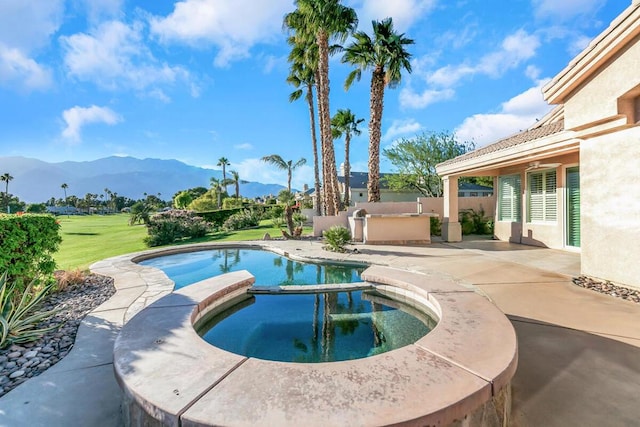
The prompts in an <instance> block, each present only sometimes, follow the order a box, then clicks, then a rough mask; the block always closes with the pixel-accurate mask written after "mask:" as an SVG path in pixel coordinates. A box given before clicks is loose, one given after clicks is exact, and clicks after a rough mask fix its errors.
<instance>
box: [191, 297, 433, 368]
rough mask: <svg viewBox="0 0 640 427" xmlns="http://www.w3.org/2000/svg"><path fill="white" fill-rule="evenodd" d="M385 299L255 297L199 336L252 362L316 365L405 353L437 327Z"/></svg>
mask: <svg viewBox="0 0 640 427" xmlns="http://www.w3.org/2000/svg"><path fill="white" fill-rule="evenodd" d="M381 299H382V297H381V296H379V295H377V294H375V292H371V291H358V292H352V293H351V295H350V296H349V294H348V293H347V292H339V293H338V292H335V293H334V292H331V293H318V294H297V295H291V294H288V295H256V296H255V297H252V298H250V299H248V300H245V301H244V302H242V303H240V304H239V305H237V306H234V307H232V308H231V309H229V310H227V311H226V312H223V313H221V314H219V315H217V316H215V317H213V318H212V319H210V320H209V321H208V322H207V323H206V324H204V325H202V326H201V327H199V331H198V332H199V333H200V335H201V336H202V338H204V340H205V341H207V342H208V343H210V344H213V345H215V346H216V347H219V348H222V349H224V350H227V351H230V352H232V353H236V354H241V355H244V356H247V357H255V358H259V359H265V360H277V361H282V362H301V363H317V362H335V361H341V360H351V359H360V358H363V357H368V356H372V355H375V354H379V353H384V352H386V351H389V350H393V349H396V348H400V347H403V346H405V345H409V344H412V343H414V342H416V341H417V340H418V339H420V338H421V337H423V336H424V335H426V334H427V333H428V332H429V331H430V330H431V328H433V326H434V325H435V322H434V321H433V320H432V319H424V318H423V319H422V320H420V319H418V318H417V317H414V316H412V315H410V314H408V313H406V312H404V311H402V310H399V309H396V308H392V307H390V306H387V305H384V304H382V303H380V301H381ZM372 301H377V302H374V303H372ZM394 305H396V304H394ZM425 317H426V316H425Z"/></svg>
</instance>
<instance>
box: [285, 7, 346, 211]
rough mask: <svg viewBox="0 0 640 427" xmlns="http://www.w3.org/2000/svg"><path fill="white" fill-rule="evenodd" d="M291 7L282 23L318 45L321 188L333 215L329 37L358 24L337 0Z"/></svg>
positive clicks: (334, 182) (341, 35)
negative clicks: (322, 184)
mask: <svg viewBox="0 0 640 427" xmlns="http://www.w3.org/2000/svg"><path fill="white" fill-rule="evenodd" d="M295 4H296V6H297V8H296V10H295V11H293V12H291V13H289V14H287V15H285V18H284V25H285V27H287V28H290V29H291V30H293V31H296V34H297V35H299V36H300V37H302V38H303V39H304V40H307V41H310V40H315V42H316V44H317V45H318V73H317V76H316V82H317V84H318V107H319V110H320V114H319V117H320V138H321V147H322V164H323V166H324V167H323V174H322V180H323V183H324V186H323V190H324V192H325V194H324V198H325V201H326V206H325V209H326V211H327V214H328V215H335V214H336V213H337V210H338V207H339V194H338V192H337V191H336V189H337V183H338V178H337V175H338V174H337V170H336V157H335V152H334V149H333V137H332V135H331V114H330V108H329V53H330V52H329V51H330V49H329V39H336V40H338V41H339V42H344V41H345V40H346V38H347V37H348V36H349V34H351V33H353V31H354V30H355V29H356V27H357V25H358V17H357V15H356V12H355V10H353V9H352V8H350V7H347V6H344V5H342V4H340V1H339V0H296V2H295Z"/></svg>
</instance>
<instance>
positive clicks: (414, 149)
mask: <svg viewBox="0 0 640 427" xmlns="http://www.w3.org/2000/svg"><path fill="white" fill-rule="evenodd" d="M473 149H474V144H473V142H459V141H458V140H457V139H456V137H455V135H453V134H450V133H447V132H441V133H435V132H424V133H422V134H421V135H418V136H416V137H415V138H411V139H406V138H403V139H401V140H400V141H398V142H396V143H395V144H394V145H393V146H392V147H391V148H387V149H385V150H383V155H384V156H385V157H386V158H387V159H389V161H390V162H391V163H392V164H393V166H394V167H395V168H396V171H397V173H395V174H392V175H389V176H388V177H387V178H386V179H387V183H388V185H389V188H391V189H394V190H405V189H412V190H417V191H419V192H420V193H422V194H423V195H425V196H426V197H442V194H443V191H444V190H443V185H442V179H441V178H440V177H439V176H438V173H437V172H436V165H437V164H438V163H442V162H444V161H446V160H449V159H453V158H454V157H457V156H460V155H462V154H464V153H466V152H468V151H471V150H473Z"/></svg>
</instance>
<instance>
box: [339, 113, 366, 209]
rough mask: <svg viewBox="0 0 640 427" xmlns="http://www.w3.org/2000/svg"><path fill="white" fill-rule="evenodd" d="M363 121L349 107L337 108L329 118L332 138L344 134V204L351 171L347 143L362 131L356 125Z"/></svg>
mask: <svg viewBox="0 0 640 427" xmlns="http://www.w3.org/2000/svg"><path fill="white" fill-rule="evenodd" d="M362 122H364V119H356V116H355V114H353V113H352V112H351V110H350V109H346V110H338V112H337V113H336V114H335V115H334V116H333V118H332V119H331V131H332V132H333V137H334V138H342V137H343V136H344V205H345V206H347V207H348V206H349V202H350V201H349V174H350V173H351V164H350V163H349V145H350V144H351V135H360V134H361V133H362V132H361V131H360V129H358V125H359V124H360V123H362Z"/></svg>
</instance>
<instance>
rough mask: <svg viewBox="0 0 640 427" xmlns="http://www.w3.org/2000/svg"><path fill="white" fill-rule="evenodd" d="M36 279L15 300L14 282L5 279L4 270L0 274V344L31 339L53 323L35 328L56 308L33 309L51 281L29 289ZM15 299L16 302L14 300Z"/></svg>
mask: <svg viewBox="0 0 640 427" xmlns="http://www.w3.org/2000/svg"><path fill="white" fill-rule="evenodd" d="M35 284H36V280H35V279H34V280H32V281H31V282H30V283H29V285H28V286H27V287H26V289H25V290H24V291H23V293H22V296H21V297H20V299H19V300H17V299H14V293H15V292H16V289H18V287H17V283H16V282H13V283H9V279H8V276H7V273H6V272H4V273H3V274H2V276H0V348H4V347H6V346H8V345H10V344H20V343H25V342H30V341H35V340H37V339H38V338H40V337H41V336H42V335H43V334H45V333H46V332H48V331H50V330H52V329H54V327H48V328H40V329H36V325H37V324H38V323H40V322H41V321H42V320H44V319H46V318H47V317H49V316H51V315H52V314H54V313H55V312H56V310H50V311H41V312H35V310H36V309H37V308H38V306H39V305H40V303H41V302H42V301H43V300H44V298H45V296H46V295H47V293H48V292H49V291H50V290H51V288H52V287H53V286H54V283H50V284H47V285H45V286H43V287H42V288H40V289H39V290H37V291H36V292H33V289H34V286H35ZM16 301H17V303H16Z"/></svg>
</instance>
